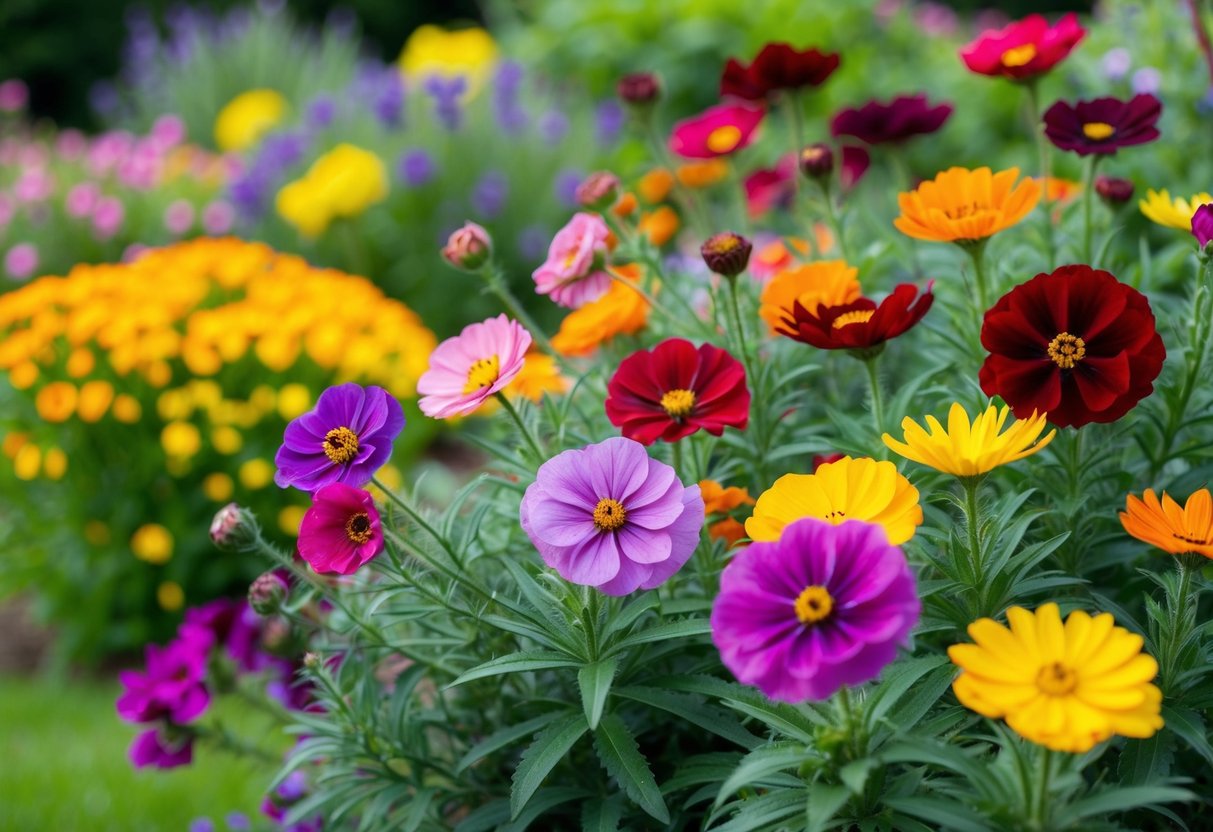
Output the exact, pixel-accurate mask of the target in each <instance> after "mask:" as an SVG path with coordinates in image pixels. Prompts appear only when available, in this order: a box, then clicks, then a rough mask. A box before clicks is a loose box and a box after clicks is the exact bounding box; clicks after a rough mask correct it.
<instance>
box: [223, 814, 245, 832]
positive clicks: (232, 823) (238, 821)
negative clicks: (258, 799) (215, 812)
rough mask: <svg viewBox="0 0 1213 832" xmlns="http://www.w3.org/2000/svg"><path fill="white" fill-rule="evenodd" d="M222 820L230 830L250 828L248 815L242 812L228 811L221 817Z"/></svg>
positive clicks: (236, 831)
mask: <svg viewBox="0 0 1213 832" xmlns="http://www.w3.org/2000/svg"><path fill="white" fill-rule="evenodd" d="M223 822H224V823H226V824H227V828H228V829H230V830H231V832H247V830H249V829H251V828H252V824H250V823H249V819H248V815H246V814H244V813H243V812H229V813H228V815H227V817H225V818H224V819H223Z"/></svg>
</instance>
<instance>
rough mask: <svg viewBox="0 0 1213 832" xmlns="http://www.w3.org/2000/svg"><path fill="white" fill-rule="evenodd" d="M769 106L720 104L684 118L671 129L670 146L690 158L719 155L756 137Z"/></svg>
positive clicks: (736, 149)
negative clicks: (766, 107)
mask: <svg viewBox="0 0 1213 832" xmlns="http://www.w3.org/2000/svg"><path fill="white" fill-rule="evenodd" d="M765 115H766V110H765V109H764V108H762V107H755V106H747V105H745V104H718V105H716V106H715V107H709V108H708V109H706V110H704V111H703V112H702V113H700V114H699V115H697V116H692V117H691V118H688V119H683V120H682V121H680V122H678V123H677V124H675V125H674V129H673V131H671V133H670V150H671V151H673V152H674V153H677V154H678V155H679V156H682V157H683V158H686V159H715V158H716V157H718V156H728V155H729V154H730V153H735V152H736V151H738V150H741V149H742V148H744V147H745V146H746V145H748V144H749V143H750V142H752V141H753V140H754V134H755V131H757V130H758V125H759V124H761V123H762V119H763V116H765Z"/></svg>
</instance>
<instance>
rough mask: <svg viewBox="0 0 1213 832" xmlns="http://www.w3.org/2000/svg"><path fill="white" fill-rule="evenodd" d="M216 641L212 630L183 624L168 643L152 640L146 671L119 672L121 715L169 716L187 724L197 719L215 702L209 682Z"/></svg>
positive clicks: (135, 719) (142, 718)
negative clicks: (209, 661) (208, 667)
mask: <svg viewBox="0 0 1213 832" xmlns="http://www.w3.org/2000/svg"><path fill="white" fill-rule="evenodd" d="M213 644H214V639H213V636H212V635H211V633H210V631H208V630H205V629H202V628H182V631H181V632H180V634H179V635H178V637H177V638H176V639H175V640H173V641H171V642H169V643H168V644H166V645H165V646H164V647H158V646H156V645H154V644H149V645H148V646H147V647H146V648H145V650H144V655H145V657H146V668H145V669H144V671H143V672H138V671H134V670H125V671H122V672H121V673H119V674H118V680H119V681H120V682H121V683H122V686H123V687H124V688H125V690H124V691H123V693H122V695H121V696H119V697H118V702H117V708H118V715H119V716H120V717H122V718H123V719H125V720H127V721H128V722H154V721H156V720H161V719H165V720H168V721H170V722H173V723H177V724H184V723H187V722H190V721H191V720H194V719H197V718H198V717H199V716H201V715H202V713H203V711H205V710H206V709H207V706H208V705H210V702H211V695H210V693H209V692H208V691H207V689H206V684H205V682H206V662H207V657H208V656H209V654H210V649H211V646H212V645H213Z"/></svg>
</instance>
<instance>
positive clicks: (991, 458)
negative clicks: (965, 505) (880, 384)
mask: <svg viewBox="0 0 1213 832" xmlns="http://www.w3.org/2000/svg"><path fill="white" fill-rule="evenodd" d="M1009 413H1010V408H1009V407H1006V406H1003V408H1002V409H1001V410H999V409H998V408H996V407H994V405H990V406H989V407H987V408H986V410H985V412H984V413H982V414H980V415H978V416H977V418H975V419H973V421H972V424H970V422H969V414H968V413H967V412H966V411H965V409H964V408H963V407H962V406H961V405H960V404H959V403H958V402H956V403H953V404H952V407H951V409H950V410H949V411H948V427H947V429H946V430H945V429H944V427H943V425H941V424H940V423H939V420H938V419H936V418H935V417H934V416H927V426H928V427H929V428H930V433H927V431H926V429H924V428H923V427H922V426H921V425H919V424H918V423H917V422H915V421H914V420H913V419H911V418H910V417H909V416H907V417H905V418H904V419H902V420H901V429H902V431H903V432H904V433H905V442H898V441H897V440H895V439H894V438H893V437H892V436H890V435H889V434H887V433H886V434H884V436H882V437H881V439H882V440H883V441H884V443H885V445H887V446H888V447H889V449H890V450H892V451H893V452H894V453H896V454H898V455H900V456H903V457H905V458H906V459H910V460H913V461H914V462H918V463H921V464H922V465H927V466H930V467H931V468H934V469H935V470H936V471H941V472H943V473H945V474H953V475H955V476H958V477H974V476H978V475H979V474H984V473H986V472H987V471H992V470H993V469H995V468H997V467H998V466H999V465H1006V464H1007V463H1009V462H1016V461H1018V460H1020V459H1024V458H1025V457H1029V456H1031V455H1032V454H1034V453H1036V452H1037V451H1039V450H1041V449H1042V448H1044V446H1045V445H1048V444H1049V443H1050V442H1052V441H1053V437H1054V436H1056V435H1057V430H1056V429H1054V430H1051V431H1049V433H1048V434H1047V435H1046V436H1045V437H1044V439H1041V440H1040V441H1039V442H1038V441H1037V438H1038V437H1039V436H1040V432H1041V431H1043V430H1044V429H1045V426H1046V424H1047V422H1046V414H1044V413H1040V414H1037V413H1035V412H1033V414H1032V416H1031V417H1030V418H1028V419H1020V420H1018V421H1015V422H1013V423H1012V424H1011V426H1010V427H1008V428H1007V429H1006V431H1005V432H1002V428H1003V425H1004V424H1005V423H1006V421H1007V415H1008V414H1009Z"/></svg>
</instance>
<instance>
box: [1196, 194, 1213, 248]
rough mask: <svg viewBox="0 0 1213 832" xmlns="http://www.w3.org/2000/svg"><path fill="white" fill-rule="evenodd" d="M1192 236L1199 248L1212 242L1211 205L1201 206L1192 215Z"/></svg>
mask: <svg viewBox="0 0 1213 832" xmlns="http://www.w3.org/2000/svg"><path fill="white" fill-rule="evenodd" d="M1192 236H1193V237H1195V238H1196V242H1197V244H1198V245H1199V246H1200V247H1201V248H1204V247H1205V246H1207V245H1209V243H1210V242H1211V241H1213V204H1206V205H1201V206H1200V207H1199V208H1197V209H1196V213H1194V214H1193V215H1192Z"/></svg>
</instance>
